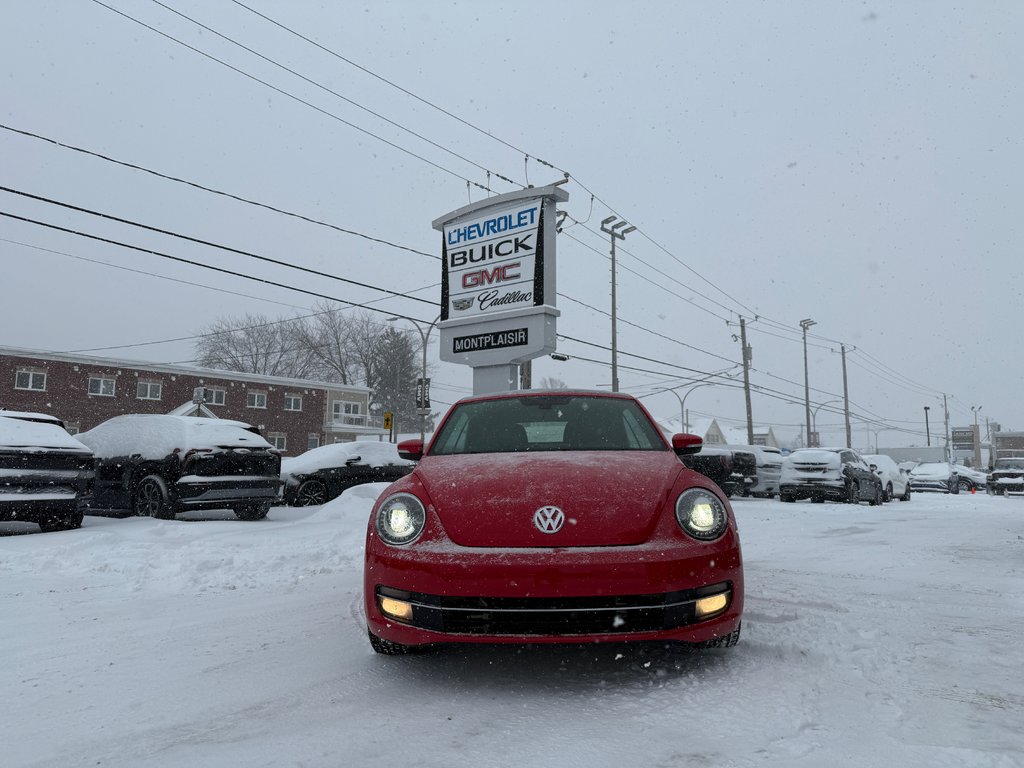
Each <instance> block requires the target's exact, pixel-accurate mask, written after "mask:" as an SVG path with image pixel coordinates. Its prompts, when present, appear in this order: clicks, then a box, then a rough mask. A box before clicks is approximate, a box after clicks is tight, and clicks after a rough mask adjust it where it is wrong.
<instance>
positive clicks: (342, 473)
mask: <svg viewBox="0 0 1024 768" xmlns="http://www.w3.org/2000/svg"><path fill="white" fill-rule="evenodd" d="M415 466H416V462H414V461H409V460H407V459H403V458H401V457H399V455H398V447H397V446H396V445H394V444H393V443H382V442H377V441H369V440H360V441H356V442H353V443H333V444H331V445H322V446H320V447H319V448H313V449H311V450H308V451H306V452H305V453H303V454H301V455H299V456H290V457H285V458H284V459H282V461H281V480H282V481H283V482H284V501H285V503H286V504H291V505H293V506H297V507H306V506H309V505H311V504H323V503H325V502H327V501H330V500H331V499H333V498H335V497H336V496H340V495H341V492H342V491H344V490H345V489H346V488H351V487H352V486H355V485H361V484H363V483H393V482H394V481H395V480H397V479H398V478H400V477H404V476H405V475H407V474H409V473H410V472H412V470H413V467H415Z"/></svg>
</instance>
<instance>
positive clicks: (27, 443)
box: [0, 414, 89, 452]
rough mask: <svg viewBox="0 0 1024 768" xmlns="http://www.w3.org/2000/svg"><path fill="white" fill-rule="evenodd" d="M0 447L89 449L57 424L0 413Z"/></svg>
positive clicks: (60, 449)
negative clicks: (10, 416)
mask: <svg viewBox="0 0 1024 768" xmlns="http://www.w3.org/2000/svg"><path fill="white" fill-rule="evenodd" d="M32 415H33V416H35V415H40V414H32ZM43 415H45V414H43ZM0 447H3V448H28V449H45V450H59V451H83V452H88V451H89V449H88V448H86V447H85V445H83V444H82V443H81V442H80V441H78V440H76V439H75V438H73V437H72V436H71V435H69V434H68V433H67V432H66V431H65V430H64V428H63V427H61V426H60V425H59V424H55V423H46V424H42V423H40V422H38V421H24V420H22V419H12V418H9V417H8V416H7V415H0Z"/></svg>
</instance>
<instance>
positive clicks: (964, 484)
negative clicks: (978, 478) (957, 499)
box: [957, 477, 974, 493]
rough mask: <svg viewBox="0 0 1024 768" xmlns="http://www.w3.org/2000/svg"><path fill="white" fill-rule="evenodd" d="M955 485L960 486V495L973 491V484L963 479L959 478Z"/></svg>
mask: <svg viewBox="0 0 1024 768" xmlns="http://www.w3.org/2000/svg"><path fill="white" fill-rule="evenodd" d="M957 485H959V486H960V491H961V492H962V493H970V492H971V491H973V490H974V483H972V482H971V481H970V480H968V479H967V478H965V477H961V478H960V479H959V480H958V481H957Z"/></svg>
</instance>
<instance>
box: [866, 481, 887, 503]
mask: <svg viewBox="0 0 1024 768" xmlns="http://www.w3.org/2000/svg"><path fill="white" fill-rule="evenodd" d="M884 500H885V495H884V494H883V493H882V486H880V485H876V486H875V495H874V496H872V497H871V501H869V502H868V504H870V505H871V506H872V507H877V506H879V505H880V504H882V503H883V502H884Z"/></svg>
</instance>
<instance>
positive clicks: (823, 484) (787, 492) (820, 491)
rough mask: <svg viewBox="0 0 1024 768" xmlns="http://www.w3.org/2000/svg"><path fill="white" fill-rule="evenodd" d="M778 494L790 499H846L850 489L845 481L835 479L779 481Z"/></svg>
mask: <svg viewBox="0 0 1024 768" xmlns="http://www.w3.org/2000/svg"><path fill="white" fill-rule="evenodd" d="M779 494H780V495H781V496H788V497H790V498H792V499H829V500H831V501H846V499H847V497H848V496H849V495H850V491H849V490H848V489H847V487H846V483H844V482H841V481H835V480H820V481H818V482H808V481H805V482H802V483H781V484H780V485H779Z"/></svg>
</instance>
